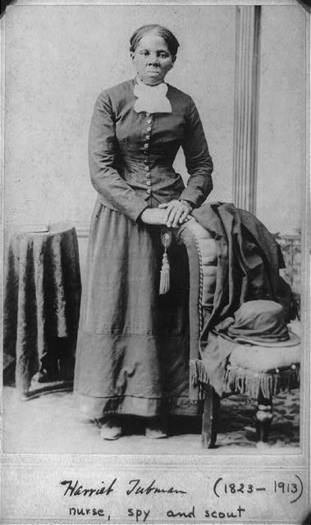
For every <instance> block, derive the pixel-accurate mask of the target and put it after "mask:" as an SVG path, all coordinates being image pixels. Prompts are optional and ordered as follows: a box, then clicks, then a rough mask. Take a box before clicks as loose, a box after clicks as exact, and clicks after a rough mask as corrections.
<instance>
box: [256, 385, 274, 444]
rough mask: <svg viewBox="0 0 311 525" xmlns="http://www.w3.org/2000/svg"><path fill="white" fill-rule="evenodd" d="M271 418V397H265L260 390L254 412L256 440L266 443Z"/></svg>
mask: <svg viewBox="0 0 311 525" xmlns="http://www.w3.org/2000/svg"><path fill="white" fill-rule="evenodd" d="M272 418H273V415H272V397H270V398H266V397H264V396H263V394H262V392H260V394H259V396H258V400H257V412H256V431H257V442H259V443H266V442H267V441H268V434H269V430H270V426H271V421H272Z"/></svg>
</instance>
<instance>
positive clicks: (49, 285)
mask: <svg viewBox="0 0 311 525" xmlns="http://www.w3.org/2000/svg"><path fill="white" fill-rule="evenodd" d="M80 296H81V277H80V264H79V249H78V240H77V234H76V230H75V228H74V227H72V226H68V225H64V224H62V225H54V226H50V227H49V229H48V231H46V232H19V233H15V234H13V235H12V237H11V239H10V243H9V248H8V254H7V266H6V277H5V286H4V367H6V364H7V365H8V368H12V367H13V366H14V363H15V366H14V368H15V384H16V388H17V390H18V391H19V392H20V393H21V394H22V396H24V397H26V398H27V397H28V396H29V395H31V394H32V393H33V391H34V390H37V391H40V390H41V391H46V390H49V389H50V388H51V386H52V388H53V385H54V386H56V387H57V386H58V387H62V386H66V385H68V384H69V383H71V384H72V378H73V369H74V355H75V347H76V338H77V331H78V323H79V310H80Z"/></svg>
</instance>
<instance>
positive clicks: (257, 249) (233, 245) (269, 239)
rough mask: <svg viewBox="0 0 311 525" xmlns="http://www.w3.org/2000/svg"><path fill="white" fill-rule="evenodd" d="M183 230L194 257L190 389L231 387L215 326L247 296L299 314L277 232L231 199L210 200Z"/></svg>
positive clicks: (191, 258)
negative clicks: (283, 273) (283, 274)
mask: <svg viewBox="0 0 311 525" xmlns="http://www.w3.org/2000/svg"><path fill="white" fill-rule="evenodd" d="M192 217H193V218H192V219H191V220H190V221H189V222H188V223H186V224H185V225H183V226H182V227H181V228H180V230H179V237H180V239H181V241H182V242H183V243H184V244H185V246H186V248H187V253H188V259H189V279H190V283H189V324H190V385H191V386H192V388H191V390H190V395H191V396H193V397H196V396H197V395H199V393H198V391H199V389H198V388H196V387H197V386H198V385H200V384H201V385H202V384H210V385H211V386H213V388H214V389H215V390H216V392H218V393H219V394H220V395H221V394H222V393H224V392H225V391H226V387H227V385H226V365H227V362H228V349H227V348H226V346H225V345H219V344H215V337H214V336H213V333H212V332H213V330H214V328H215V327H217V325H218V324H219V323H221V322H222V321H224V320H225V319H226V318H228V317H230V316H233V314H234V312H235V311H236V310H237V309H238V308H239V307H240V306H241V304H243V303H245V302H246V301H250V300H256V299H268V300H273V301H275V302H277V303H279V304H281V305H282V306H283V308H284V310H285V317H286V322H289V321H290V320H291V319H294V318H295V317H296V314H297V308H296V304H295V302H294V299H293V294H292V291H291V288H290V286H289V285H288V284H287V283H286V282H285V281H284V279H283V278H282V277H281V276H280V273H279V270H280V269H281V268H283V267H284V260H283V256H282V252H281V249H280V247H279V245H278V243H277V242H276V241H275V238H274V236H273V235H272V234H271V233H270V232H269V231H268V230H267V228H266V227H265V226H264V225H263V224H262V223H261V222H260V221H259V220H258V219H257V218H256V217H255V216H254V215H253V214H252V213H250V212H247V211H245V210H242V209H238V208H236V207H235V206H234V205H233V204H231V203H222V202H215V203H205V204H203V205H202V206H201V207H200V208H198V209H196V210H194V211H193V212H192Z"/></svg>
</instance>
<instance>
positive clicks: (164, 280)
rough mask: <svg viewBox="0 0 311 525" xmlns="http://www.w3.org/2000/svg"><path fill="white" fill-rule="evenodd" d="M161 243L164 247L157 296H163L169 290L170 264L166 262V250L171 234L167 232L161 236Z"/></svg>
mask: <svg viewBox="0 0 311 525" xmlns="http://www.w3.org/2000/svg"><path fill="white" fill-rule="evenodd" d="M161 241H162V245H163V247H164V253H163V257H162V267H161V273H160V290H159V294H160V295H164V294H166V293H167V292H168V291H169V289H170V263H169V260H168V254H167V249H168V247H169V246H170V244H171V241H172V234H171V232H169V231H166V232H164V233H162V234H161Z"/></svg>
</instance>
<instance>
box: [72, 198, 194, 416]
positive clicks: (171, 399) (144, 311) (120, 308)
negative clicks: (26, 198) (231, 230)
mask: <svg viewBox="0 0 311 525" xmlns="http://www.w3.org/2000/svg"><path fill="white" fill-rule="evenodd" d="M162 255H163V247H162V245H161V228H160V227H158V226H149V225H145V224H143V223H139V222H137V223H135V222H133V221H131V220H130V219H128V218H127V217H126V216H125V215H122V214H120V213H118V212H117V211H114V210H110V209H108V208H106V207H104V206H103V205H102V204H100V203H97V204H96V206H95V209H94V212H93V216H92V220H91V228H90V238H89V246H88V256H87V275H86V283H85V286H84V287H83V290H82V309H81V315H80V327H79V334H78V343H77V354H76V367H75V380H74V390H75V395H76V398H77V400H78V403H79V407H80V410H81V411H82V412H83V413H84V414H86V415H87V416H88V417H90V418H100V417H103V416H104V415H105V414H132V415H136V416H144V417H154V416H157V415H160V414H163V413H167V414H169V413H170V414H179V415H196V414H197V413H198V406H197V405H196V404H195V403H193V401H190V400H189V396H188V386H189V363H188V362H189V320H188V295H189V276H188V261H187V254H186V250H185V247H184V246H183V245H181V244H178V242H177V241H176V239H175V238H174V237H173V242H172V244H171V246H170V247H169V249H168V256H169V261H170V267H171V269H170V281H171V282H170V289H169V291H168V292H167V293H166V294H164V295H160V294H159V281H160V269H161V260H162Z"/></svg>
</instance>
